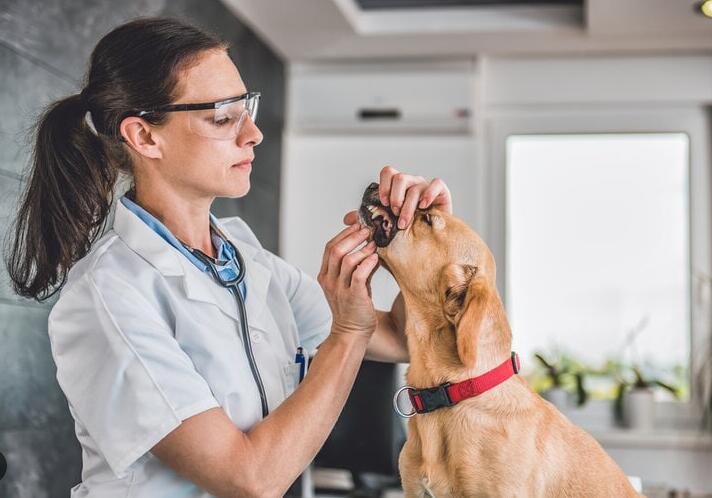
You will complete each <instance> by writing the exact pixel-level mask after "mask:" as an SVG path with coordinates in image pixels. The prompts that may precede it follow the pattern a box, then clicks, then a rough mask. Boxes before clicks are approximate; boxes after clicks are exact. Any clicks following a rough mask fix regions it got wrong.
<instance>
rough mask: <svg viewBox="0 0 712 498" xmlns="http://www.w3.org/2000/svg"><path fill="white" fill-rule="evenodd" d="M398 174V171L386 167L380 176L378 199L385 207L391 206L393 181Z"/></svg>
mask: <svg viewBox="0 0 712 498" xmlns="http://www.w3.org/2000/svg"><path fill="white" fill-rule="evenodd" d="M398 173H399V172H398V170H397V169H395V168H391V167H390V166H386V167H385V168H383V169H382V170H381V173H380V174H379V175H378V176H379V178H378V198H379V200H380V201H381V204H383V205H384V206H389V205H390V199H391V179H392V178H393V177H394V176H395V175H397V174H398Z"/></svg>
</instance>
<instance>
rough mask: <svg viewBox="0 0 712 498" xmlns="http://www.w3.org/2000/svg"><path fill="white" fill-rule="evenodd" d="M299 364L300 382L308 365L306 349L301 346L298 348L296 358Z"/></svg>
mask: <svg viewBox="0 0 712 498" xmlns="http://www.w3.org/2000/svg"><path fill="white" fill-rule="evenodd" d="M294 361H296V362H297V363H298V364H299V382H301V381H302V379H304V369H305V367H306V358H305V357H304V349H303V348H302V347H301V346H299V347H298V348H297V357H296V358H295V359H294Z"/></svg>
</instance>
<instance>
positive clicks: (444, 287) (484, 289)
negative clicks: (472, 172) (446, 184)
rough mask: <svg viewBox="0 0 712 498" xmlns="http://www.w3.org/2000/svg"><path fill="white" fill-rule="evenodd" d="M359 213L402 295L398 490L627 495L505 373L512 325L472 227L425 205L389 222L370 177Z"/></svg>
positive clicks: (587, 448)
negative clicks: (407, 404) (405, 391)
mask: <svg viewBox="0 0 712 498" xmlns="http://www.w3.org/2000/svg"><path fill="white" fill-rule="evenodd" d="M359 215H360V218H361V221H362V222H363V223H365V224H366V225H368V226H369V227H371V229H372V233H373V239H374V240H375V241H376V244H377V246H378V255H379V257H380V260H381V264H382V265H383V266H384V267H385V268H386V269H387V270H388V271H389V272H390V273H391V274H392V275H393V276H394V278H395V280H396V282H397V283H398V285H399V287H400V290H401V292H402V294H403V298H404V300H405V306H406V325H405V329H406V335H407V339H408V350H409V354H410V367H409V368H408V373H407V381H408V384H409V385H410V386H413V388H415V389H416V390H414V391H410V392H409V395H410V398H411V401H412V402H413V403H414V406H415V408H416V409H418V410H419V411H423V413H418V414H416V415H415V416H413V417H412V418H411V419H410V420H409V422H408V424H409V425H408V432H409V433H408V439H407V442H406V443H405V446H404V447H403V450H402V452H401V455H400V460H399V466H400V473H401V479H402V483H403V489H404V491H405V496H406V497H407V498H415V497H420V498H422V497H433V498H446V497H452V498H455V497H458V498H459V497H462V498H473V497H582V496H590V497H597V498H598V497H617V498H621V497H628V496H639V495H638V494H637V493H636V492H635V491H634V490H633V488H632V486H631V485H630V483H629V482H628V479H627V478H626V476H625V474H624V473H623V471H622V470H621V469H620V468H619V467H618V466H617V465H616V464H615V463H614V462H613V460H612V459H611V458H610V457H609V456H608V455H607V454H606V453H605V452H604V451H603V449H602V448H601V446H600V445H599V444H598V443H597V442H596V441H595V440H594V439H593V438H592V437H591V436H590V435H589V434H587V433H586V432H585V431H583V430H582V429H580V428H578V427H576V426H575V425H573V424H572V423H571V422H569V421H568V419H566V417H564V416H563V415H562V414H561V413H560V412H559V411H557V410H556V408H554V406H553V405H551V404H550V403H548V402H547V401H545V400H544V399H542V398H541V397H540V396H539V395H537V394H536V393H534V392H533V391H532V390H531V388H530V387H529V386H528V385H527V384H526V382H525V381H524V380H523V379H522V378H521V377H519V376H517V375H514V374H515V373H516V371H517V368H518V365H517V362H516V361H515V357H514V355H512V353H511V345H512V333H511V330H510V328H509V323H508V321H507V317H506V315H505V312H504V307H503V305H502V302H501V300H500V297H499V294H498V293H497V289H496V287H495V261H494V257H493V256H492V253H491V252H490V250H489V248H488V247H487V245H486V244H485V243H484V242H483V241H482V239H481V238H480V237H479V236H478V235H477V234H476V233H475V232H474V231H473V230H472V229H471V228H470V227H468V226H467V225H466V224H465V223H464V222H463V221H461V220H460V219H458V218H456V217H455V216H452V215H449V214H447V213H444V212H441V211H438V210H435V209H431V210H428V211H417V212H416V216H415V218H414V221H413V222H412V223H411V225H410V227H408V228H407V229H405V230H402V231H401V230H398V229H397V228H396V222H397V218H396V217H395V216H394V215H393V213H392V212H391V211H390V209H389V208H384V207H383V206H382V205H381V204H380V202H379V200H378V184H371V186H369V188H368V189H366V192H365V193H364V197H363V201H362V206H361V208H360V210H359ZM468 379H475V380H473V381H468ZM446 383H449V384H446ZM443 384H445V386H443V387H439V386H442V385H443ZM427 388H430V389H427ZM453 401H459V402H458V403H456V404H452V403H453ZM431 409H432V410H433V411H428V410H431Z"/></svg>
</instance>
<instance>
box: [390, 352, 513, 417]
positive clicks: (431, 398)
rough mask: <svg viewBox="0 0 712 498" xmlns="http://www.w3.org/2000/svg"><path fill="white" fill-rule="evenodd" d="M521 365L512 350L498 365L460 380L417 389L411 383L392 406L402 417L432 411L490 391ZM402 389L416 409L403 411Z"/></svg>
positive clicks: (399, 392)
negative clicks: (508, 356)
mask: <svg viewBox="0 0 712 498" xmlns="http://www.w3.org/2000/svg"><path fill="white" fill-rule="evenodd" d="M520 369H521V364H520V362H519V355H518V354H517V353H515V352H512V356H511V357H510V358H508V359H507V360H505V361H504V362H502V364H501V365H499V366H498V367H495V368H493V369H492V370H490V371H489V372H485V373H483V374H482V375H478V376H477V377H473V378H471V379H467V380H463V381H462V382H458V383H457V384H450V383H449V382H446V383H445V384H440V385H439V386H437V387H428V388H425V389H415V388H413V387H410V386H404V387H401V388H400V389H399V390H398V392H396V394H395V396H394V397H393V408H394V409H395V411H396V413H397V414H398V415H400V416H402V417H412V416H413V415H415V414H416V413H429V412H432V411H434V410H437V409H438V408H444V407H446V406H452V405H454V404H457V403H459V402H460V401H462V400H463V399H467V398H473V397H475V396H478V395H480V394H482V393H484V392H487V391H489V390H490V389H492V388H494V387H496V386H498V385H499V384H501V383H502V382H504V381H505V380H507V379H509V378H510V377H512V376H513V375H516V374H518V373H519V371H520ZM403 391H408V397H409V398H410V402H411V404H412V405H413V410H414V411H412V412H411V413H403V412H402V411H401V410H400V408H399V407H398V397H399V396H400V394H401V393H402V392H403Z"/></svg>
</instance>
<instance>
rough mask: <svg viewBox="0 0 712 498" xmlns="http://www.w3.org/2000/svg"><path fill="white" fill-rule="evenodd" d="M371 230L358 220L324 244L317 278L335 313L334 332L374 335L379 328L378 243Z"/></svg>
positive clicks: (332, 311) (364, 335)
mask: <svg viewBox="0 0 712 498" xmlns="http://www.w3.org/2000/svg"><path fill="white" fill-rule="evenodd" d="M368 235H369V230H368V229H367V228H364V227H362V226H361V225H360V224H358V223H355V224H353V225H351V226H349V227H346V228H345V229H344V230H342V231H341V232H340V233H339V234H338V235H337V236H336V237H334V238H333V239H331V240H330V241H329V242H328V243H327V244H326V247H325V248H324V257H323V259H322V261H321V270H320V271H319V276H318V277H317V280H318V282H319V285H321V288H322V289H324V294H325V295H326V300H327V301H328V302H329V307H330V308H331V313H332V316H333V322H332V327H331V330H332V333H336V334H351V335H356V336H362V337H366V338H370V337H371V335H372V334H373V331H374V330H375V329H376V321H377V318H376V310H375V309H374V307H373V301H372V299H371V275H373V272H374V271H375V270H376V268H377V267H378V255H377V254H376V244H375V243H374V242H373V241H371V242H369V243H368V244H366V245H365V246H364V247H362V248H361V249H359V250H358V251H354V249H356V248H357V247H358V246H359V245H360V244H362V243H363V242H364V241H366V240H367V239H368Z"/></svg>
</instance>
